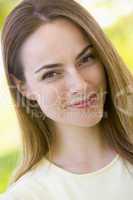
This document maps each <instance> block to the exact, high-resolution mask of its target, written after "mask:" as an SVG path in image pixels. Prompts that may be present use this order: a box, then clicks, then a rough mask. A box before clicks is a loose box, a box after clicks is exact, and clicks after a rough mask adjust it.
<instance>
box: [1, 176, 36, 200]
mask: <svg viewBox="0 0 133 200" xmlns="http://www.w3.org/2000/svg"><path fill="white" fill-rule="evenodd" d="M33 185H34V182H33V180H32V175H31V174H30V173H27V174H25V175H23V176H22V177H21V178H20V179H19V180H18V181H16V182H15V183H13V184H12V185H10V186H9V187H8V189H7V191H6V192H5V193H4V194H3V195H2V197H1V198H0V200H22V199H29V198H30V196H31V193H32V191H33V190H32V188H33V187H34V186H33Z"/></svg>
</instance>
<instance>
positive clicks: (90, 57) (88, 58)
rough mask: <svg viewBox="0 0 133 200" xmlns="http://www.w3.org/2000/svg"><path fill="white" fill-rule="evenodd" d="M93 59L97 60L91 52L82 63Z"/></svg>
mask: <svg viewBox="0 0 133 200" xmlns="http://www.w3.org/2000/svg"><path fill="white" fill-rule="evenodd" d="M93 60H95V56H94V54H92V53H90V54H88V55H86V56H85V57H83V58H82V61H81V63H86V62H89V61H93Z"/></svg>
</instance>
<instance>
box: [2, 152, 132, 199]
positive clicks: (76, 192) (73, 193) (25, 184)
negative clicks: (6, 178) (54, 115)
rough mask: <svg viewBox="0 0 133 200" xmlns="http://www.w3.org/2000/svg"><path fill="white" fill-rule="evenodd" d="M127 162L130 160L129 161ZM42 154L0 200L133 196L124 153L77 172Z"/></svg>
mask: <svg viewBox="0 0 133 200" xmlns="http://www.w3.org/2000/svg"><path fill="white" fill-rule="evenodd" d="M126 162H127V161H126ZM49 164H51V162H49V161H48V160H47V159H45V158H43V159H42V160H41V161H40V162H39V163H38V165H37V167H36V168H35V169H32V170H30V171H29V172H27V173H26V174H25V175H24V176H22V177H21V178H20V179H19V180H18V181H17V182H16V183H14V184H13V185H12V186H10V187H9V188H8V190H7V191H6V192H5V193H4V195H3V197H2V198H0V199H1V200H133V166H132V165H131V164H129V163H128V162H127V164H128V166H129V169H130V170H131V172H132V174H131V173H129V171H128V170H127V168H126V167H125V165H124V163H123V161H122V159H121V157H120V156H119V155H118V154H117V155H116V157H115V158H114V159H113V160H112V161H111V162H110V163H109V164H108V165H106V166H105V167H103V168H102V169H99V170H97V171H95V172H91V173H84V174H76V173H73V172H70V171H67V170H65V169H63V168H61V167H59V166H57V165H55V164H54V163H52V164H51V165H49Z"/></svg>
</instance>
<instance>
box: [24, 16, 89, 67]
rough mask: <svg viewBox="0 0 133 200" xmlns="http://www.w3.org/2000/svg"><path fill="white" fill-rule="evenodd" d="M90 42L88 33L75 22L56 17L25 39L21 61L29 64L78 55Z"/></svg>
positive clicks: (25, 64)
mask: <svg viewBox="0 0 133 200" xmlns="http://www.w3.org/2000/svg"><path fill="white" fill-rule="evenodd" d="M88 42H89V40H88V38H87V37H86V35H85V34H83V32H82V31H81V29H79V27H77V26H76V25H75V24H74V23H73V22H71V21H69V20H66V19H56V20H54V21H52V22H49V23H47V24H43V25H41V26H40V27H39V28H38V29H37V30H36V31H35V32H34V33H32V34H31V35H30V36H29V37H28V38H27V39H26V40H25V42H24V43H23V45H22V47H21V49H20V58H21V62H22V63H23V65H24V66H27V65H37V64H41V62H44V61H46V62H48V61H51V59H54V60H56V59H60V58H66V59H67V57H68V58H72V57H76V55H77V54H78V53H79V52H80V51H81V49H82V48H83V47H84V46H85V44H86V43H88ZM31 58H32V59H31ZM54 60H53V61H54ZM38 62H39V63H38Z"/></svg>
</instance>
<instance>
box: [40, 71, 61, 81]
mask: <svg viewBox="0 0 133 200" xmlns="http://www.w3.org/2000/svg"><path fill="white" fill-rule="evenodd" d="M59 75H60V73H59V72H55V71H51V72H47V73H45V74H44V75H43V76H42V78H41V80H44V79H52V78H56V77H57V76H59Z"/></svg>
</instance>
